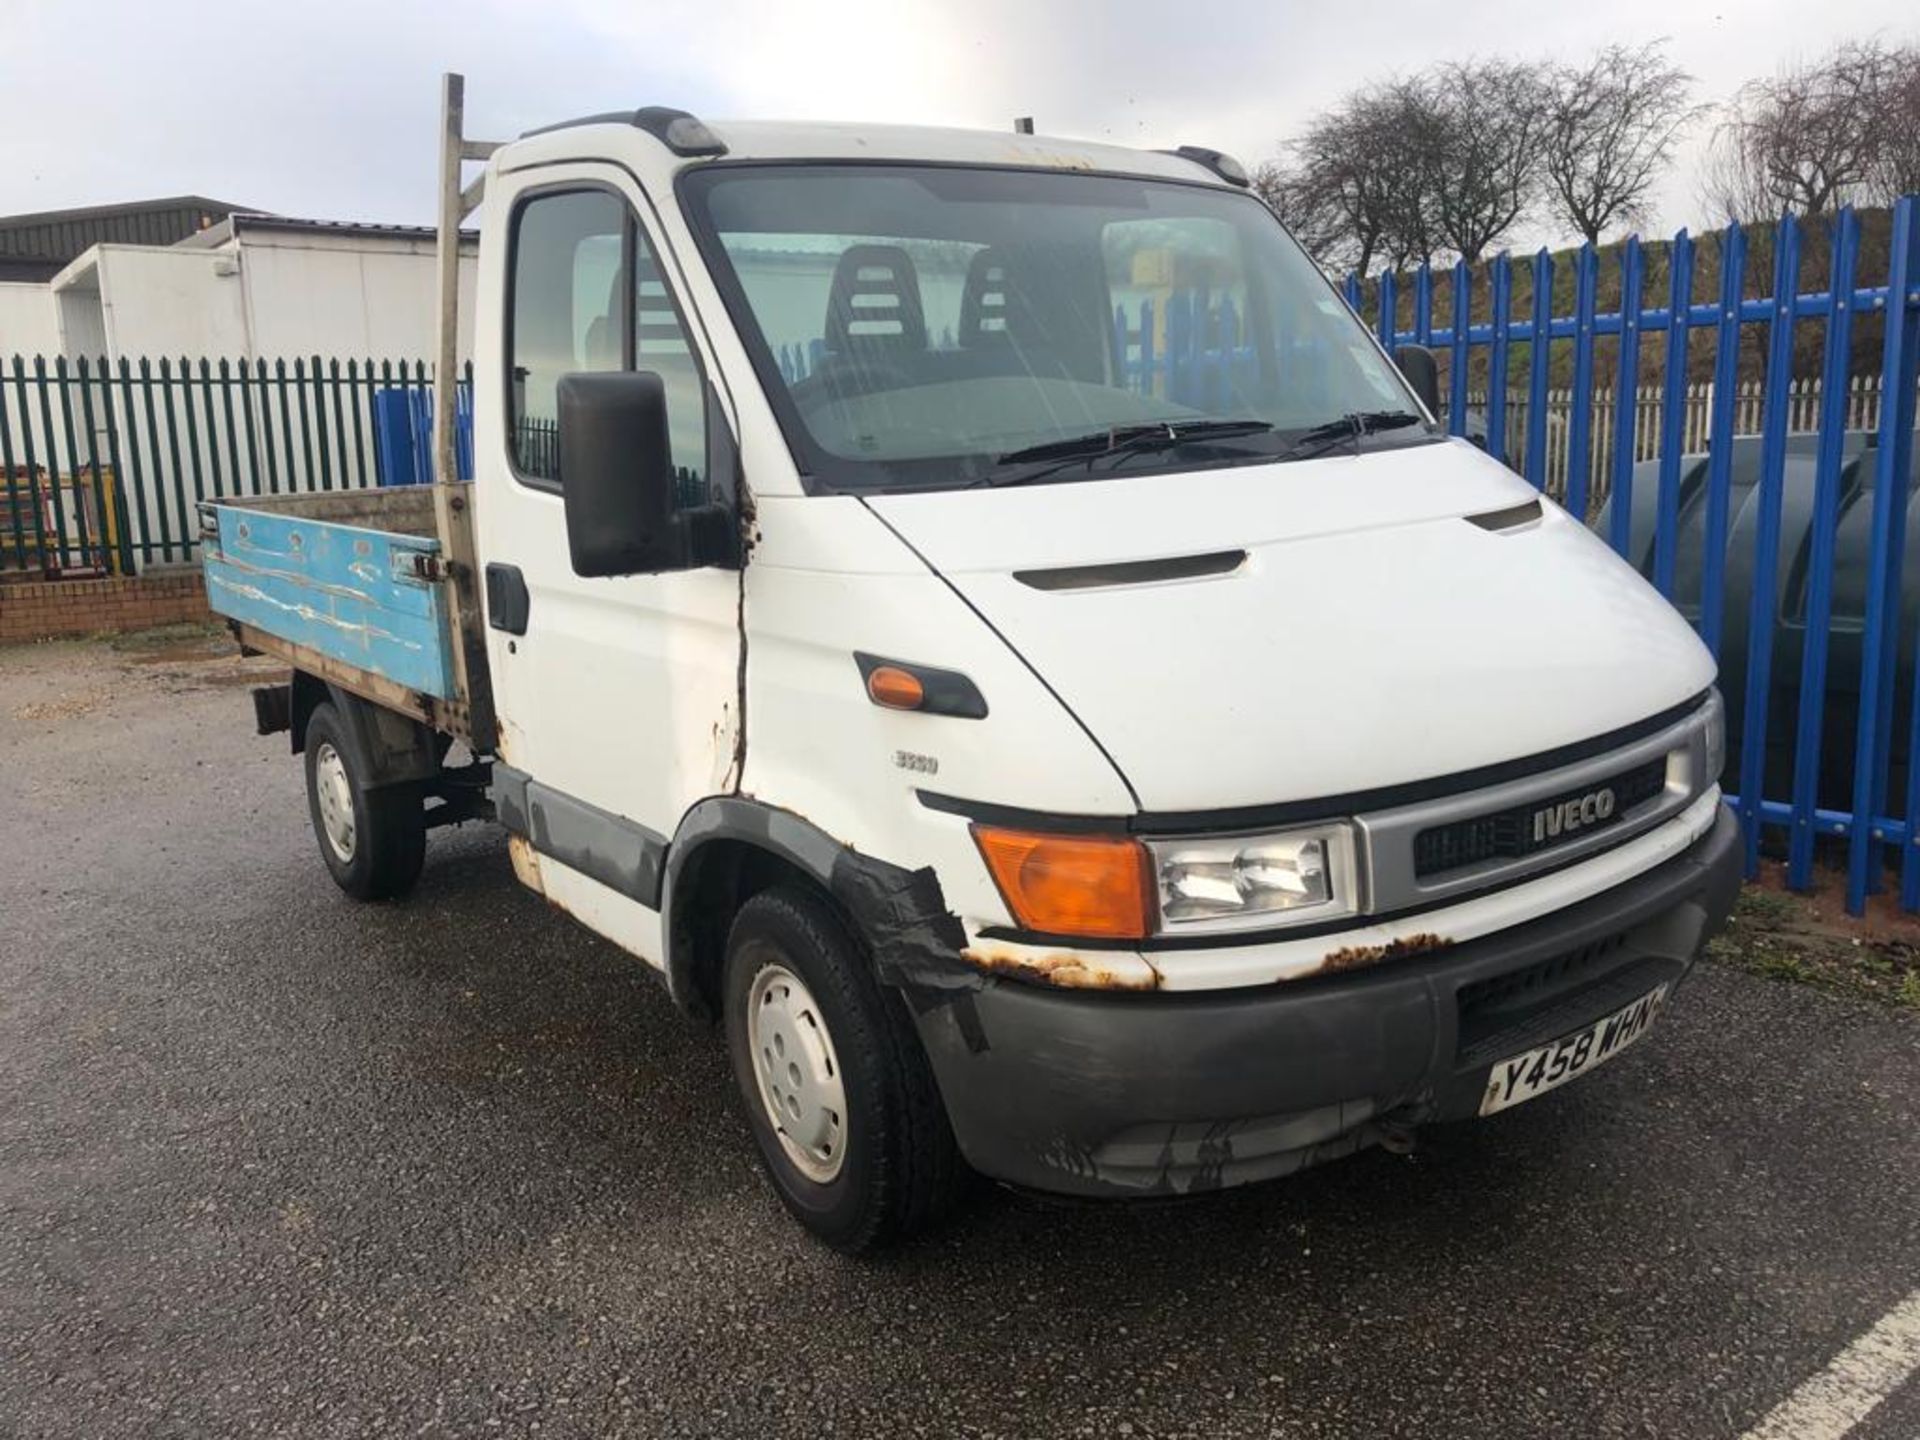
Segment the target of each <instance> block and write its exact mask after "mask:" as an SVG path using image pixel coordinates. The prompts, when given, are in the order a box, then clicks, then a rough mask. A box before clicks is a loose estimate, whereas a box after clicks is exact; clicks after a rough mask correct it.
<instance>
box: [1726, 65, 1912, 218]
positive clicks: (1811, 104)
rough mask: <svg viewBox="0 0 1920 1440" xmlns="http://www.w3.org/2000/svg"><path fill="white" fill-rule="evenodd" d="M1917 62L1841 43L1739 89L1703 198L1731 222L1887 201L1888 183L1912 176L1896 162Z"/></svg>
mask: <svg viewBox="0 0 1920 1440" xmlns="http://www.w3.org/2000/svg"><path fill="white" fill-rule="evenodd" d="M1917 62H1920V53H1916V51H1915V50H1914V49H1913V48H1912V47H1907V48H1892V47H1889V46H1887V45H1885V44H1883V43H1882V42H1880V41H1879V40H1860V41H1849V42H1848V43H1846V44H1844V45H1840V46H1837V47H1835V48H1834V49H1833V50H1831V51H1829V52H1828V53H1827V54H1826V55H1824V56H1822V57H1821V58H1820V59H1818V60H1815V61H1812V62H1811V63H1808V64H1802V65H1793V66H1789V67H1787V68H1786V69H1783V70H1781V71H1780V73H1779V74H1777V75H1774V76H1773V77H1771V78H1769V79H1765V80H1754V81H1750V82H1749V83H1748V84H1746V85H1744V86H1742V87H1741V89H1740V91H1739V93H1738V94H1737V95H1735V96H1734V98H1733V101H1732V103H1731V104H1730V105H1729V106H1728V109H1727V115H1726V118H1725V119H1724V120H1723V121H1722V122H1721V124H1720V126H1719V128H1718V130H1716V132H1715V134H1714V145H1713V153H1712V155H1711V157H1710V159H1709V163H1708V166H1707V170H1706V173H1705V177H1704V179H1705V184H1704V194H1703V197H1702V198H1703V199H1704V200H1705V201H1706V203H1707V204H1708V205H1709V206H1710V207H1712V208H1713V209H1714V210H1716V211H1718V212H1719V213H1721V214H1724V215H1726V216H1727V217H1728V218H1729V219H1736V220H1748V219H1760V218H1763V217H1764V216H1766V215H1768V214H1772V213H1778V212H1780V211H1782V210H1800V211H1805V212H1807V213H1809V214H1818V213H1820V212H1822V211H1826V210H1833V209H1837V208H1838V207H1840V206H1842V205H1846V204H1851V203H1854V202H1856V201H1872V200H1885V199H1889V198H1891V193H1890V192H1889V190H1888V186H1889V184H1894V183H1897V182H1898V181H1899V180H1901V179H1906V180H1909V181H1910V180H1911V179H1912V178H1913V177H1912V175H1911V174H1903V173H1902V172H1903V171H1905V170H1906V163H1905V162H1903V161H1901V160H1900V159H1899V158H1898V157H1899V155H1900V154H1901V153H1902V152H1903V150H1904V149H1906V148H1907V146H1908V143H1909V141H1910V134H1911V132H1910V130H1909V132H1908V135H1907V136H1905V137H1903V136H1901V135H1900V133H1899V132H1900V130H1901V126H1902V123H1903V120H1906V119H1907V117H1903V116H1902V115H1901V113H1900V112H1901V110H1902V108H1903V106H1902V104H1901V98H1902V96H1903V95H1904V94H1905V93H1906V91H1907V89H1908V88H1909V87H1910V85H1911V83H1912V79H1911V77H1912V74H1913V70H1914V67H1915V64H1916V63H1917ZM1908 123H1910V121H1909V122H1908Z"/></svg>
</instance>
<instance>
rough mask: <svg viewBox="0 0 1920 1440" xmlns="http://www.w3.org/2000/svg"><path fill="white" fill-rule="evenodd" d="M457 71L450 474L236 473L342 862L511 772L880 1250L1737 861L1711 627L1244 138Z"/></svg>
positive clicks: (277, 710)
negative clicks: (1453, 375)
mask: <svg viewBox="0 0 1920 1440" xmlns="http://www.w3.org/2000/svg"><path fill="white" fill-rule="evenodd" d="M447 98H448V101H449V104H448V106H447V121H448V123H447V127H446V130H447V135H446V148H445V153H444V156H443V160H442V191H443V202H442V208H441V242H442V256H443V268H444V271H445V274H443V291H442V293H443V299H442V307H443V320H442V325H443V345H442V351H441V366H440V377H441V381H442V391H441V396H440V399H441V401H442V404H441V409H440V415H441V421H440V426H439V435H438V440H439V443H440V450H441V470H440V476H439V480H438V483H436V484H434V485H432V486H430V487H422V488H421V489H418V490H391V491H384V492H365V491H361V492H351V493H347V494H341V493H339V492H336V493H334V494H332V495H321V496H311V497H298V498H282V499H279V500H268V501H258V502H256V501H246V502H239V501H233V502H223V503H218V504H210V505H208V506H207V507H205V510H204V512H203V517H202V531H203V535H204V537H205V552H206V559H205V565H206V572H207V577H208V582H209V590H210V594H211V596H212V599H213V603H214V605H215V608H216V609H218V610H220V611H221V612H222V613H223V614H225V615H226V616H227V617H229V619H230V620H231V621H232V623H233V625H234V628H235V630H236V633H237V634H238V635H239V636H240V638H241V640H242V642H243V643H244V644H245V645H247V646H249V647H251V648H252V649H255V650H258V651H263V652H267V653H271V654H275V655H279V656H281V657H283V658H285V659H286V660H287V662H288V663H289V664H290V666H291V667H292V669H293V672H294V673H293V678H292V683H291V685H290V686H280V687H270V688H268V689H265V690H262V691H260V692H257V693H256V697H255V700H256V708H257V710H258V714H259V719H260V723H261V728H262V729H263V730H287V731H290V732H291V735H292V742H293V747H294V749H295V751H296V752H298V753H301V754H303V755H304V756H305V763H306V767H307V777H308V782H309V790H310V795H311V811H312V820H313V827H314V831H315V834H316V836H317V838H318V841H319V848H320V853H321V856H322V858H323V859H324V860H325V862H326V864H327V865H328V867H329V868H330V869H331V870H332V872H333V875H334V877H335V879H336V880H337V881H338V882H339V883H340V885H341V886H342V887H343V888H344V889H345V890H347V891H348V892H349V893H350V894H352V895H355V896H357V897H360V898H363V899H381V898H389V897H395V896H399V895H401V894H402V893H404V892H405V891H406V890H407V889H408V887H409V886H410V885H411V884H412V882H413V881H414V879H415V878H416V876H417V875H418V874H419V872H420V869H421V865H422V855H423V848H424V839H425V835H426V832H427V830H428V829H429V828H431V827H433V826H435V825H437V824H442V823H446V822H449V821H455V820H461V819H467V818H481V817H491V818H496V819H497V820H498V821H499V822H500V823H501V824H502V825H503V826H504V827H505V828H506V829H507V831H508V832H509V833H510V836H511V838H510V842H509V843H510V845H511V848H512V853H513V859H514V864H515V869H516V871H517V873H518V875H519V877H520V879H521V880H522V881H523V882H524V883H525V884H526V885H528V886H530V887H532V888H533V889H535V890H537V891H539V892H540V893H541V894H543V895H544V896H545V897H546V898H547V899H548V900H549V901H551V902H552V903H553V904H555V905H556V906H558V907H560V908H561V909H563V910H565V911H567V912H569V913H570V914H572V915H573V916H575V917H577V918H578V919H579V920H580V922H581V923H583V924H585V925H586V926H588V927H589V928H591V929H592V930H595V931H597V932H599V933H600V934H602V935H604V936H607V937H608V938H609V939H611V940H612V941H613V942H614V943H615V944H617V945H619V946H621V947H623V948H624V949H626V950H628V951H630V952H631V953H632V954H634V955H635V956H637V957H638V958H639V959H640V960H641V961H643V962H645V963H646V964H648V965H651V966H653V967H655V968H656V969H657V970H658V971H659V972H660V973H661V975H662V976H663V977H664V979H665V983H666V985H667V988H668V991H669V993H670V994H671V995H672V997H673V999H674V1001H675V1002H676V1003H678V1004H680V1005H682V1006H684V1007H686V1008H687V1009H689V1010H691V1011H694V1012H696V1013H699V1014H701V1015H706V1016H712V1017H716V1018H717V1020H718V1022H719V1025H720V1028H721V1029H722V1030H723V1031H724V1034H725V1039H726V1044H727V1046H728V1048H729V1050H730V1052H731V1055H732V1060H733V1069H734V1073H735V1076H736V1078H737V1080H738V1085H739V1092H740V1096H741V1102H742V1103H743V1104H744V1106H745V1108H746V1112H747V1114H748V1115H749V1117H750V1118H751V1124H752V1128H753V1132H754V1135H755V1137H756V1139H757V1141H758V1144H759V1149H760V1153H761V1156H762V1158H763V1160H764V1161H765V1165H766V1170H767V1173H768V1175H769V1176H770V1178H771V1180H772V1183H773V1186H774V1188H775V1189H776V1190H777V1191H778V1193H779V1195H780V1198H781V1199H782V1200H783V1201H784V1202H785V1203H786V1205H787V1206H788V1207H789V1208H790V1209H791V1210H792V1212H793V1213H794V1214H795V1215H796V1216H797V1217H798V1218H799V1219H800V1220H801V1222H802V1223H803V1224H805V1225H806V1226H807V1227H809V1228H810V1229H811V1230H813V1231H814V1232H816V1233H817V1234H818V1235H820V1236H821V1237H823V1238H824V1239H826V1240H827V1241H829V1242H830V1243H832V1244H835V1245H838V1246H841V1247H843V1248H848V1249H853V1248H858V1247H862V1246H866V1245H870V1244H874V1243H877V1242H879V1241H882V1240H884V1239H886V1238H888V1237H891V1236H898V1235H901V1234H905V1233H908V1232H911V1231H912V1230H914V1229H916V1228H917V1227H920V1226H922V1225H924V1224H925V1223H926V1222H927V1221H928V1220H929V1218H930V1217H932V1216H933V1215H934V1214H936V1213H937V1212H938V1210H939V1209H940V1207H941V1205H942V1203H943V1201H944V1200H945V1198H946V1197H947V1196H948V1195H949V1194H950V1193H951V1192H952V1190H953V1187H954V1184H955V1181H956V1178H957V1177H958V1176H959V1175H961V1174H962V1173H963V1168H964V1167H971V1168H972V1169H974V1170H977V1171H979V1172H983V1173H985V1174H986V1175H989V1176H992V1177H995V1178H998V1179H1000V1180H1003V1181H1006V1182H1009V1183H1012V1184H1015V1185H1019V1186H1024V1187H1030V1188H1033V1189H1037V1190H1044V1191H1053V1192H1063V1193H1067V1194H1072V1195H1082V1196H1127V1195H1166V1194H1172V1193H1183V1192H1188V1191H1194V1190H1200V1189H1205V1188H1210V1187H1216V1186H1225V1185H1234V1184H1239V1183H1242V1182H1246V1181H1252V1180H1260V1179H1264V1178H1267V1177H1271V1176H1277V1175H1282V1174H1285V1173H1288V1172H1290V1171H1293V1170H1295V1169H1297V1168H1299V1167H1301V1166H1303V1165H1306V1164H1310V1163H1315V1162H1318V1161H1321V1160H1324V1159H1328V1158H1331V1157H1334V1156H1337V1155H1341V1154H1344V1153H1347V1152H1350V1151H1353V1150H1355V1149H1357V1148H1359V1147H1361V1146H1365V1145H1368V1144H1371V1143H1379V1142H1386V1143H1403V1142H1404V1141H1405V1140H1406V1138H1407V1137H1408V1135H1409V1133H1410V1132H1411V1131H1412V1130H1413V1129H1414V1127H1417V1126H1420V1125H1423V1124H1426V1123H1428V1122H1431V1121H1440V1120H1448V1119H1453V1118H1456V1117H1466V1116H1474V1115H1486V1114H1489V1113H1491V1112H1494V1111H1498V1110H1502V1109H1504V1108H1506V1107H1508V1106H1512V1105H1515V1104H1517V1103H1519V1102H1522V1101H1525V1100H1529V1099H1532V1098H1534V1097H1536V1096H1538V1095H1540V1094H1542V1093H1543V1092H1545V1091H1547V1090H1550V1089H1552V1088H1554V1087H1555V1086H1557V1085H1560V1084H1561V1083H1563V1082H1565V1081H1567V1080H1570V1079H1573V1078H1574V1077H1576V1076H1579V1075H1582V1074H1584V1073H1586V1072H1587V1071H1589V1070H1591V1069H1593V1068H1594V1067H1595V1066H1596V1065H1598V1064H1600V1063H1601V1062H1602V1061H1604V1060H1606V1059H1608V1058H1610V1057H1611V1056H1613V1055H1616V1054H1618V1053H1619V1052H1620V1051H1621V1050H1623V1049H1624V1048H1625V1047H1626V1046H1628V1045H1629V1044H1631V1043H1632V1042H1633V1041H1635V1040H1636V1039H1637V1038H1639V1037H1640V1036H1641V1035H1642V1034H1644V1033H1646V1030H1647V1028H1648V1026H1649V1024H1650V1023H1651V1022H1652V1021H1653V1020H1654V1019H1655V1017H1656V1016H1657V1015H1658V1013H1659V1011H1660V1010H1661V1008H1662V1006H1663V1004H1665V1003H1666V1002H1667V1001H1668V1000H1669V999H1671V998H1672V996H1673V992H1674V989H1675V986H1676V985H1677V984H1678V982H1679V981H1680V980H1681V979H1682V977H1683V976H1685V974H1686V973H1687V971H1688V968H1689V966H1690V965H1691V964H1692V962H1693V959H1694V956H1695V953H1696V951H1697V950H1698V949H1699V947H1700V945H1701V943H1702V941H1703V939H1704V938H1705V937H1706V936H1707V935H1708V934H1709V933H1710V932H1711V931H1712V930H1713V929H1714V928H1715V927H1716V926H1717V925H1718V924H1719V923H1720V921H1721V920H1722V919H1723V918H1724V916H1725V914H1726V911H1727V909H1728V907H1729V905H1730V903H1731V899H1732V895H1733V893H1734V890H1735V888H1736V885H1737V883H1738V862H1737V859H1736V849H1737V847H1736V845H1735V844H1734V843H1733V827H1732V822H1731V820H1730V818H1729V817H1728V816H1727V815H1726V814H1725V813H1724V807H1723V806H1722V804H1721V801H1720V793H1719V790H1718V787H1717V779H1718V776H1719V773H1720V768H1721V763H1722V755H1721V750H1722V738H1721V735H1722V724H1721V705H1720V700H1719V698H1718V696H1717V695H1716V693H1715V690H1714V666H1713V662H1712V660H1711V658H1710V657H1709V655H1708V653H1707V652H1706V650H1705V649H1703V648H1702V646H1701V645H1700V643H1699V642H1698V640H1697V639H1696V638H1695V637H1694V635H1693V633H1692V632H1691V630H1689V628H1688V627H1687V625H1686V624H1685V623H1684V622H1683V621H1682V619H1681V618H1680V616H1679V615H1678V614H1676V613H1675V612H1674V611H1673V610H1672V609H1671V608H1669V607H1668V605H1667V604H1666V603H1665V602H1664V601H1663V600H1661V599H1660V597H1659V596H1658V595H1656V594H1655V593H1654V591H1653V590H1652V589H1650V588H1649V587H1648V586H1647V585H1646V584H1644V583H1643V582H1642V581H1641V580H1640V578H1639V577H1638V576H1637V575H1635V574H1634V572H1633V571H1632V570H1631V569H1630V568H1629V567H1628V566H1626V565H1625V564H1623V563H1622V562H1621V561H1619V560H1618V559H1616V558H1615V557H1614V555H1613V554H1612V553H1611V552H1610V551H1609V550H1608V549H1607V548H1606V547H1605V546H1604V545H1603V544H1601V543H1600V542H1599V541H1598V540H1597V539H1595V538H1594V537H1593V536H1592V535H1590V534H1589V533H1588V532H1587V531H1586V530H1585V529H1584V528H1583V527H1582V526H1581V525H1579V524H1578V523H1576V522H1575V521H1573V520H1572V519H1569V518H1568V517H1567V516H1566V515H1565V514H1563V513H1562V512H1561V511H1560V510H1559V509H1558V508H1556V507H1555V506H1554V505H1553V504H1552V503H1551V502H1550V501H1547V500H1545V499H1543V498H1542V497H1541V496H1540V495H1538V494H1536V493H1535V492H1534V491H1533V490H1532V489H1530V488H1529V487H1528V486H1527V485H1526V484H1525V483H1524V482H1523V481H1521V480H1520V479H1518V478H1516V477H1515V476H1514V475H1512V474H1511V473H1509V472H1508V471H1507V470H1505V469H1503V468H1502V467H1501V466H1499V465H1498V464H1496V463H1494V462H1493V461H1492V460H1490V459H1488V458H1487V457H1486V456H1485V455H1483V454H1481V453H1480V452H1479V451H1477V450H1475V449H1474V448H1473V447H1472V446H1470V445H1468V444H1466V443H1465V442H1463V441H1460V440H1457V439H1450V438H1449V437H1448V436H1447V435H1446V434H1445V433H1444V432H1443V430H1442V428H1441V427H1440V426H1439V425H1438V424H1437V423H1436V422H1435V420H1434V418H1433V417H1434V412H1435V411H1436V409H1437V404H1436V400H1435V372H1434V365H1433V359H1432V357H1431V356H1430V355H1428V354H1427V353H1426V352H1424V351H1419V350H1406V351H1403V352H1401V354H1400V357H1399V361H1398V364H1396V362H1395V360H1394V359H1392V358H1389V356H1388V355H1387V353H1386V352H1385V351H1383V350H1382V349H1381V348H1380V346H1379V345H1377V344H1376V343H1375V342H1374V340H1373V339H1372V338H1370V336H1369V335H1368V333H1367V331H1366V330H1365V328H1364V327H1363V326H1362V325H1361V324H1360V323H1359V322H1358V320H1357V319H1356V318H1355V317H1354V315H1353V314H1352V312H1351V311H1350V310H1349V309H1348V307H1347V306H1346V305H1345V304H1344V303H1343V302H1342V300H1341V298H1340V296H1339V295H1338V294H1337V293H1336V292H1335V291H1334V290H1333V289H1332V288H1331V287H1330V286H1329V285H1328V284H1327V283H1326V281H1325V280H1324V279H1323V278H1322V277H1321V276H1320V274H1319V273H1317V272H1316V270H1315V268H1314V266H1313V265H1312V264H1311V263H1310V261H1309V260H1308V258H1307V257H1306V255H1305V254H1303V253H1302V251H1301V249H1300V247H1299V246H1298V245H1296V244H1295V243H1294V241H1293V240H1292V239H1291V238H1289V236H1288V235H1287V232H1286V231H1285V230H1284V229H1283V228H1282V227H1281V226H1280V224H1279V223H1278V222H1277V221H1276V220H1275V218H1274V217H1273V215H1272V214H1271V213H1270V212H1269V211H1268V210H1267V209H1266V207H1264V206H1263V205H1262V204H1261V203H1260V202H1259V201H1258V200H1257V199H1255V198H1254V197H1253V196H1252V195H1251V194H1249V193H1248V190H1247V185H1246V179H1245V176H1244V174H1243V173H1242V172H1241V170H1240V168H1239V167H1238V166H1237V165H1236V164H1235V163H1234V162H1233V161H1231V160H1230V159H1228V158H1227V157H1225V156H1222V155H1219V154H1217V153H1215V152H1212V151H1206V150H1199V149H1191V148H1189V149H1182V150H1179V151H1177V152H1171V153H1160V152H1142V151H1136V150H1124V149H1116V148H1111V147H1107V146H1099V145H1086V144H1080V143H1077V142H1069V141H1061V140H1053V139H1045V138H1040V137H1035V136H1030V135H1021V134H987V133H978V134H976V133H963V132H954V131H942V130H913V129H898V128H891V127H883V126H838V125H774V124H749V123H740V124H735V123H717V122H716V123H713V124H705V123H702V122H701V121H700V120H698V119H696V118H695V117H693V116H691V115H688V114H685V113H683V112H679V111H673V110H666V109H642V110H638V111H634V112H631V113H622V114H614V115H596V116H592V117H590V118H588V119H585V120H579V121H575V122H571V123H567V124H562V125H556V126H554V127H552V128H550V129H547V130H543V131H538V132H535V133H532V134H529V135H526V136H523V137H522V138H520V139H519V140H516V141H513V142H511V143H509V144H503V145H498V146H492V145H485V144H480V143H476V142H472V141H463V140H462V139H461V137H460V106H459V86H458V80H457V77H449V82H448V94H447ZM463 158H464V159H467V160H479V159H484V163H485V172H484V176H483V177H479V178H477V179H476V180H475V181H474V183H473V184H472V185H470V186H469V187H468V188H467V189H466V190H465V191H464V192H463V191H462V188H461V180H462V175H461V160H462V159H463ZM482 196H484V200H485V208H484V221H483V229H482V241H481V259H480V270H479V298H478V305H477V312H476V313H477V317H478V319H477V323H478V333H477V335H476V336H475V340H474V356H475V363H474V369H473V376H474V379H473V387H474V393H473V407H472V408H473V416H474V421H473V425H474V429H473V445H472V450H473V472H474V473H473V477H472V480H471V481H470V482H460V481H456V480H455V479H454V474H453V464H452V448H453V435H452V431H453V425H452V423H451V421H452V410H453V407H452V375H453V366H452V364H451V355H452V347H451V338H452V336H451V316H452V312H453V306H452V303H451V291H450V288H449V286H450V282H451V277H452V270H453V267H452V265H451V264H448V263H445V262H446V260H447V257H448V255H449V250H450V246H451V244H452V237H453V236H454V234H455V232H456V231H457V228H458V224H459V221H460V219H461V217H462V216H463V214H465V213H466V211H467V210H469V209H470V208H472V207H473V206H474V205H476V204H477V203H478V201H479V200H480V198H481V197H482ZM455 740H458V741H459V742H461V744H460V747H459V748H458V749H454V748H453V744H454V741H455ZM450 757H452V758H454V759H458V760H460V761H461V762H462V763H459V764H453V763H451V762H450ZM715 1103H716V1104H718V1103H722V1102H721V1097H718V1096H716V1097H715Z"/></svg>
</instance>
